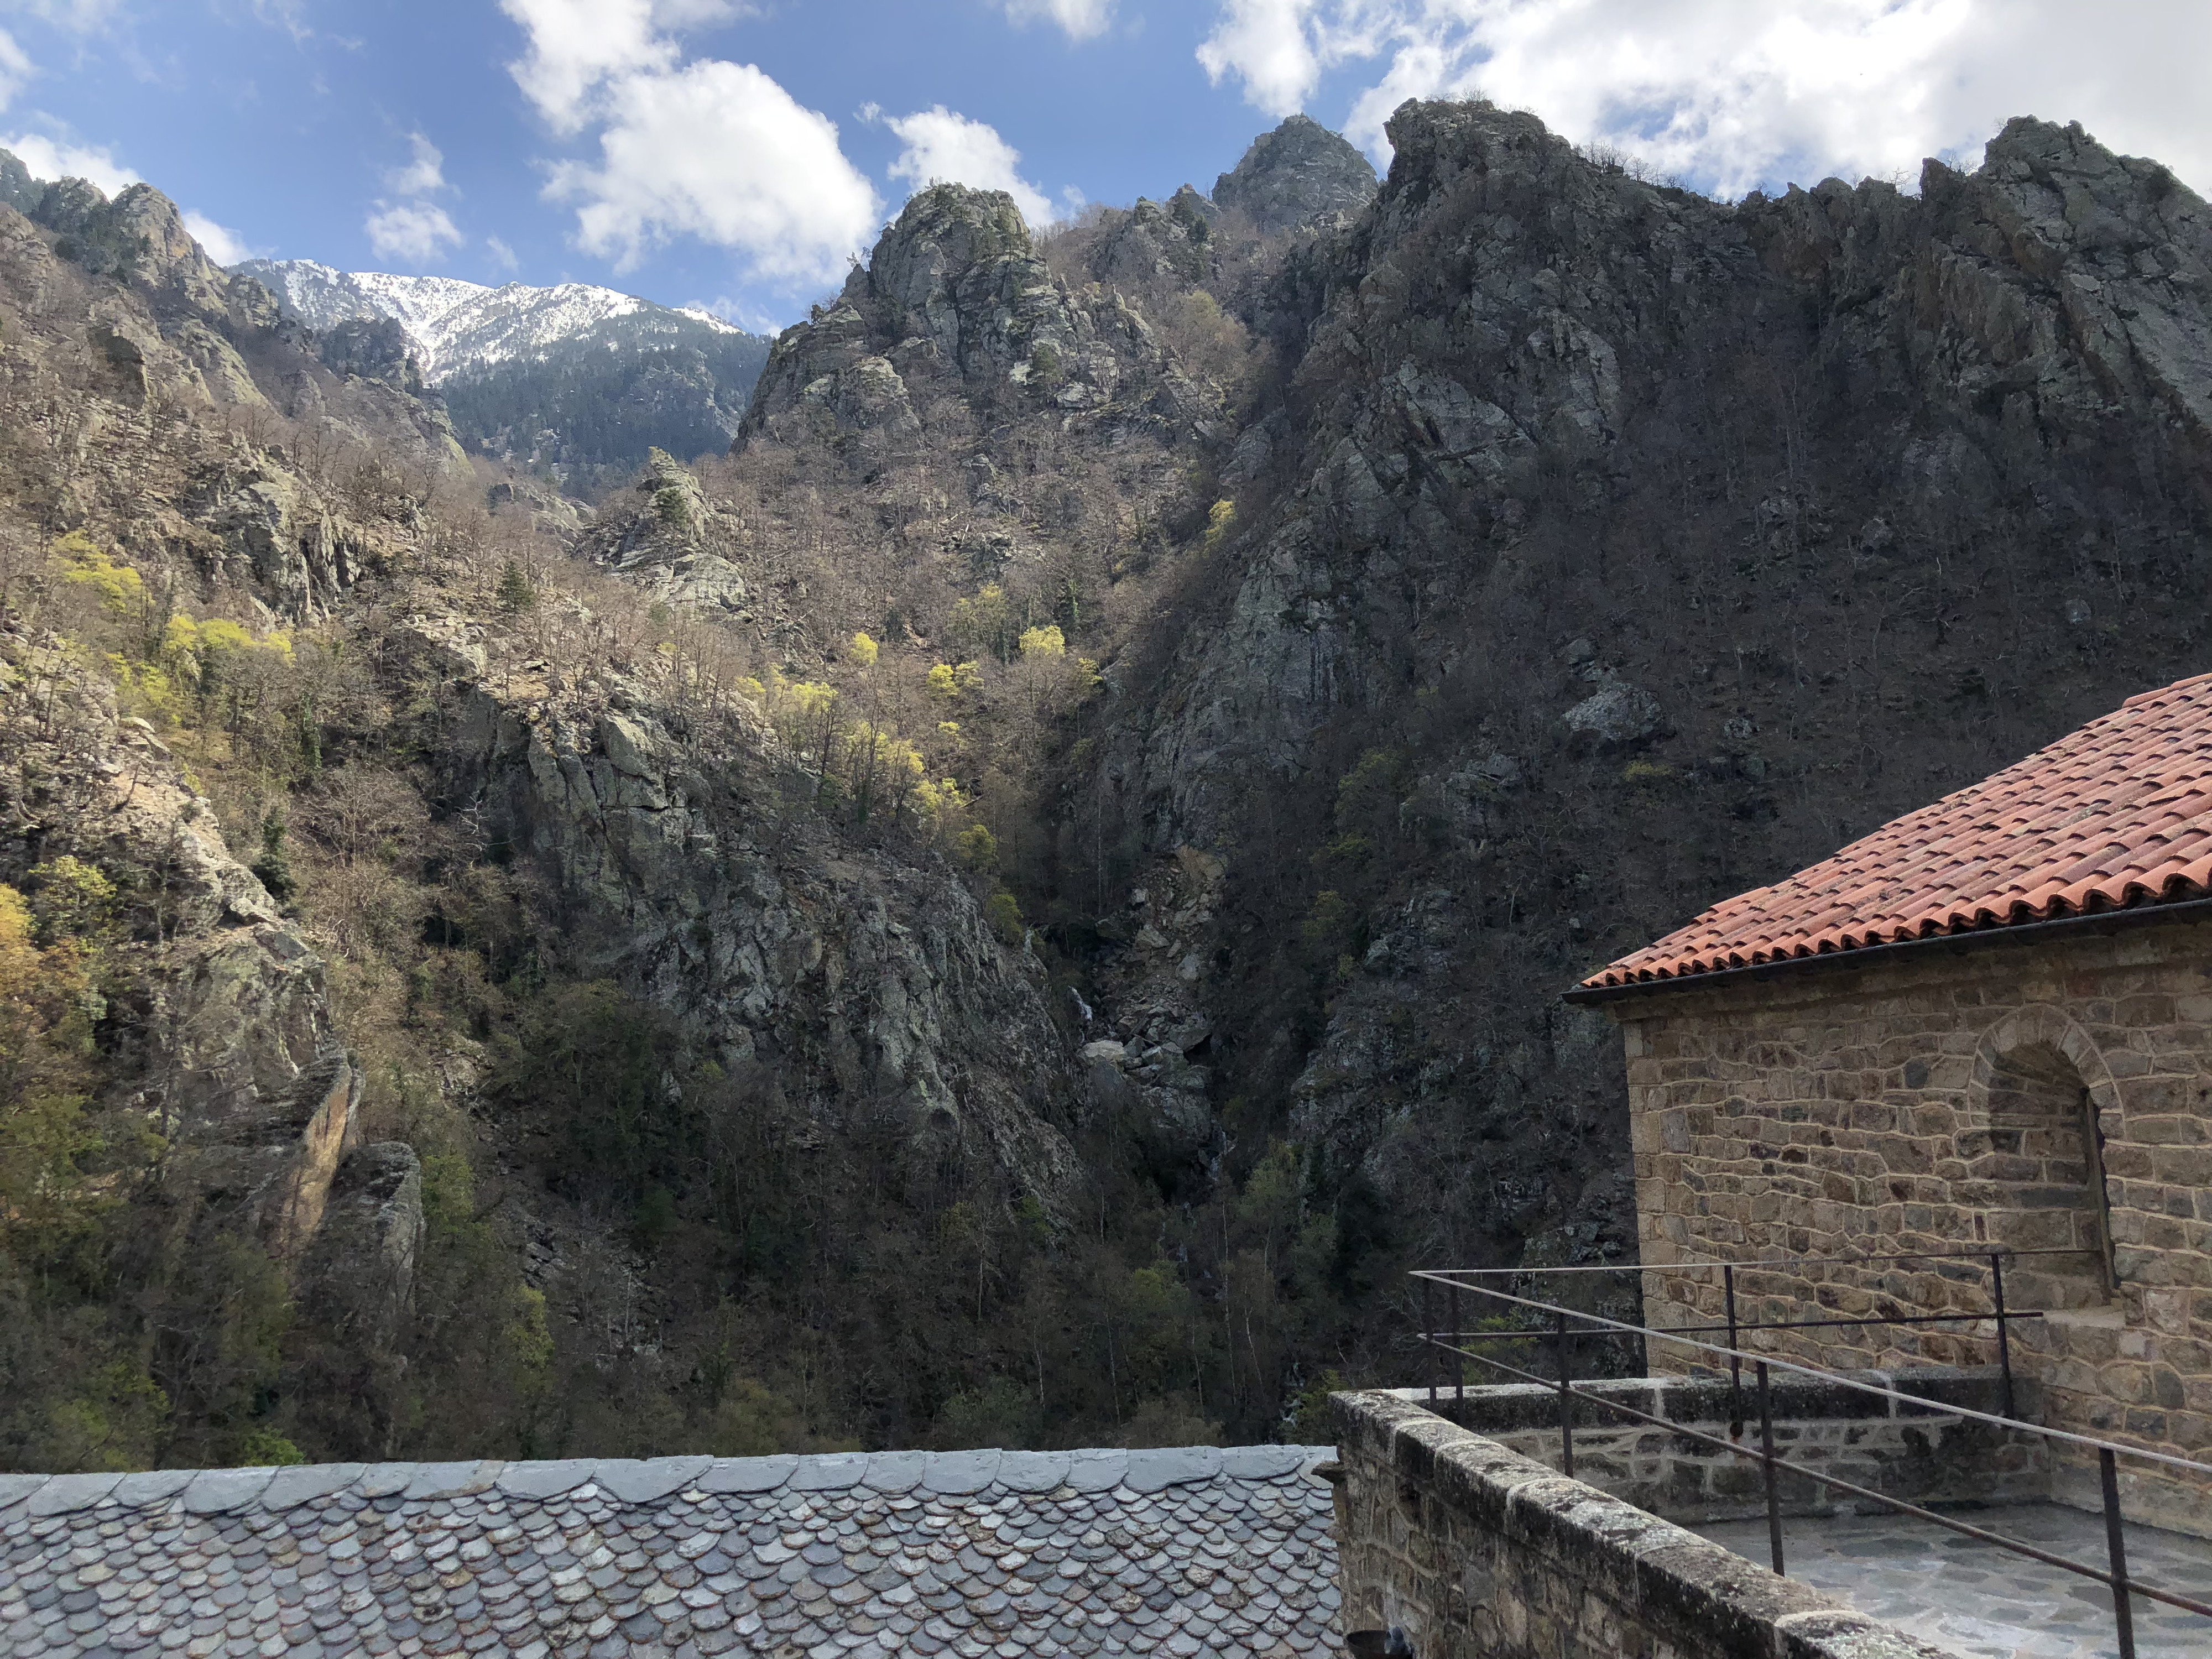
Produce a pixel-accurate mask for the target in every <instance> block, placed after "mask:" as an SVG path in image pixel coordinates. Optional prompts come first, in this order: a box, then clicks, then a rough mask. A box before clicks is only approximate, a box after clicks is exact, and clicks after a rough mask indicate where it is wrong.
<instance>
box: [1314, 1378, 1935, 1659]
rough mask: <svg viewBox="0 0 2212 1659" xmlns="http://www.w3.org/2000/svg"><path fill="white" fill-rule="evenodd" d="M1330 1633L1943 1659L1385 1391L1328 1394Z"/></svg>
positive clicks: (1515, 1657) (1578, 1654)
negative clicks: (1339, 1608)
mask: <svg viewBox="0 0 2212 1659" xmlns="http://www.w3.org/2000/svg"><path fill="white" fill-rule="evenodd" d="M1333 1404H1334V1413H1335V1418H1336V1429H1337V1455H1338V1458H1339V1460H1340V1462H1341V1465H1342V1478H1341V1480H1340V1484H1339V1486H1338V1487H1337V1498H1336V1502H1337V1538H1338V1544H1337V1560H1338V1571H1339V1572H1340V1575H1341V1582H1342V1586H1343V1613H1342V1617H1343V1620H1344V1628H1345V1630H1346V1632H1352V1631H1357V1630H1388V1629H1389V1628H1390V1627H1391V1626H1397V1627H1399V1628H1401V1629H1402V1630H1403V1631H1404V1632H1406V1635H1407V1638H1408V1640H1409V1641H1410V1642H1411V1644H1412V1647H1413V1654H1414V1656H1415V1659H1683V1656H1687V1655H1692V1654H1694V1655H1697V1656H1699V1659H1752V1656H1754V1655H1756V1656H1759V1659H1782V1656H1787V1659H1942V1655H1941V1652H1940V1650H1937V1649H1936V1648H1932V1647H1929V1646H1928V1645H1927V1644H1924V1643H1922V1642H1919V1641H1917V1640H1915V1639H1914V1638H1911V1637H1909V1636H1906V1635H1905V1634H1904V1633H1903V1632H1899V1631H1897V1630H1894V1629H1893V1628H1892V1627H1890V1626H1887V1625H1883V1624H1881V1623H1879V1622H1877V1621H1876V1620H1872V1619H1869V1618H1868V1617H1867V1616H1866V1615H1865V1614H1864V1613H1860V1612H1858V1611H1857V1610H1856V1609H1854V1608H1851V1607H1845V1606H1844V1604H1843V1603H1841V1602H1839V1601H1833V1600H1832V1599H1831V1598H1829V1597H1828V1596H1826V1595H1823V1594H1822V1593H1821V1592H1820V1591H1818V1590H1816V1589H1813V1588H1811V1587H1810V1586H1809V1585H1806V1584H1802V1583H1797V1582H1796V1581H1794V1580H1791V1579H1787V1578H1778V1577H1776V1576H1775V1575H1774V1574H1772V1573H1771V1572H1769V1571H1766V1570H1765V1568H1764V1567H1760V1566H1757V1565H1753V1563H1751V1562H1749V1561H1747V1560H1745V1559H1743V1558H1742V1557H1741V1556H1740V1555H1737V1554H1735V1553H1733V1552H1731V1551H1729V1550H1726V1549H1723V1547H1721V1546H1719V1545H1717V1544H1712V1543H1708V1542H1707V1541H1705V1540H1704V1539H1702V1538H1700V1537H1699V1536H1698V1535H1697V1534H1695V1533H1692V1532H1686V1531H1684V1530H1683V1529H1682V1528H1680V1527H1678V1526H1676V1525H1674V1523H1673V1522H1668V1521H1662V1520H1661V1519H1659V1518H1658V1517H1657V1516H1653V1515H1648V1514H1646V1513H1644V1511H1643V1510H1638V1509H1636V1508H1633V1507H1632V1506H1631V1505H1630V1504H1626V1503H1623V1502H1622V1501H1621V1500H1620V1499H1619V1498H1611V1497H1608V1496H1607V1495H1606V1494H1605V1493H1604V1492H1600V1491H1598V1490H1597V1488H1595V1486H1585V1485H1583V1483H1582V1482H1581V1481H1579V1480H1567V1479H1566V1478H1565V1476H1563V1475H1560V1474H1555V1473H1553V1471H1552V1470H1550V1469H1548V1468H1545V1467H1544V1465H1542V1464H1541V1463H1537V1462H1532V1461H1530V1460H1529V1459H1528V1458H1525V1457H1522V1456H1521V1455H1518V1454H1517V1453H1515V1452H1512V1451H1509V1450H1508V1449H1506V1448H1504V1446H1501V1445H1499V1444H1498V1443H1497V1442H1495V1441H1492V1440H1486V1439H1484V1438H1482V1437H1480V1436H1479V1435H1476V1434H1474V1433H1471V1432H1470V1431H1468V1430H1466V1429H1462V1428H1460V1427H1458V1426H1456V1425H1454V1424H1451V1423H1448V1422H1446V1421H1445V1420H1444V1419H1443V1418H1441V1417H1438V1416H1436V1415H1434V1414H1433V1413H1430V1412H1428V1411H1426V1410H1425V1409H1423V1408H1422V1407H1419V1406H1417V1405H1415V1404H1413V1402H1412V1401H1407V1400H1401V1399H1400V1398H1398V1397H1397V1396H1396V1395H1392V1394H1387V1393H1375V1394H1345V1395H1336V1396H1335V1397H1334V1401H1333Z"/></svg>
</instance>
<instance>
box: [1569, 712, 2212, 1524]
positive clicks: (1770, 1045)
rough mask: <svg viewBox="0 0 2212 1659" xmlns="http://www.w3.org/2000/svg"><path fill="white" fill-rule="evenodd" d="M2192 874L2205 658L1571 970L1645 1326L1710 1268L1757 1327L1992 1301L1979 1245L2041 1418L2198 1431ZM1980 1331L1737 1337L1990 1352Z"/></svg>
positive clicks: (2211, 964)
mask: <svg viewBox="0 0 2212 1659" xmlns="http://www.w3.org/2000/svg"><path fill="white" fill-rule="evenodd" d="M2208 892H2212V676H2202V677H2199V678H2193V679H2188V680H2184V681H2181V682H2179V684H2174V685H2171V686H2168V687H2166V689H2164V690H2158V691H2153V692H2148V693H2146V694H2145V695H2143V696H2138V697H2135V698H2132V699H2130V701H2129V702H2127V703H2126V704H2125V705H2124V706H2123V707H2122V708H2119V709H2118V710H2116V711H2114V712H2113V713H2112V714H2108V715H2106V716H2105V717H2103V718H2102V719H2100V720H2094V721H2093V722H2091V723H2090V724H2089V725H2087V726H2084V727H2082V728H2081V730H2079V731H2077V732H2073V733H2072V734H2070V735H2069V736H2068V737H2065V738H2062V739H2060V740H2059V741H2058V742H2057V743H2055V744H2051V746H2050V747H2049V748H2047V749H2044V750H2040V751H2039V752H2037V753H2036V754H2033V755H2031V756H2029V757H2027V759H2025V760H2023V761H2021V762H2020V763H2018V764H2017V765H2015V766H2012V767H2009V768H2008V769H2005V770H2003V771H2002V772H1999V773H1997V774H1996V775H1994V776H1992V777H1990V778H1988V779H1985V780H1984V781H1982V782H1980V783H1978V784H1976V785H1974V786H1973V787H1971V788H1967V789H1964V790H1961V791H1960V792H1959V793H1956V794H1954V795H1950V796H1948V797H1946V798H1945V799H1942V800H1940V801H1937V802H1936V803H1935V804H1934V805H1930V806H1928V807H1925V808H1923V809H1922V810H1921V811H1917V812H1913V813H1910V814H1908V815H1907V816H1905V817H1902V818H1899V819H1898V820H1897V821H1895V822H1894V823H1889V824H1886V825H1884V826H1883V827H1882V828H1881V829H1878V830H1876V831H1875V833H1874V834H1872V835H1870V836H1867V837H1865V838H1864V839H1863V840H1861V841H1858V842H1854V843H1853V844H1852V845H1850V846H1849V847H1846V848H1844V849H1843V850H1842V851H1841V852H1839V853H1838V854H1835V855H1834V856H1833V857H1832V858H1829V859H1826V860H1822V861H1821V862H1820V863H1819V864H1816V865H1814V866H1812V867H1811V868H1809V869H1807V870H1804V871H1802V872H1800V873H1798V874H1796V875H1795V876H1792V877H1790V878H1789V879H1788V880H1786V881H1783V882H1780V883H1778V884H1776V885H1774V886H1771V887H1768V888H1764V889H1761V890H1758V891H1755V892H1750V893H1746V894H1743V895H1741V896H1738V897H1735V898H1733V899H1730V900H1729V901H1728V902H1725V903H1723V904H1720V905H1717V906H1715V907H1714V908H1711V910H1708V911H1707V912H1705V914H1704V915H1700V916H1699V917H1698V918H1697V919H1696V920H1695V921H1692V922H1691V923H1690V924H1689V925H1688V926H1687V927H1683V928H1681V929H1680V930H1679V931H1678V932H1676V933H1672V934H1669V935H1668V937H1666V938H1664V939H1661V940H1659V941H1658V942H1657V943H1656V944H1655V945H1650V947H1648V948H1647V949H1644V950H1642V951H1637V952H1635V953H1634V954H1633V955H1632V956H1628V957H1624V958H1622V959H1621V960H1620V961H1619V962H1616V963H1613V965H1612V966H1610V967H1608V968H1607V969H1604V970H1603V971H1601V972H1600V973H1598V974H1596V975H1593V976H1592V977H1590V978H1589V980H1587V981H1584V983H1583V985H1581V986H1580V987H1577V989H1576V990H1575V991H1574V992H1572V993H1571V994H1570V995H1571V1000H1576V1001H1579V1002H1585V1003H1595V1004H1597V1005H1599V1006H1602V1007H1603V1008H1605V1010H1606V1011H1607V1012H1609V1013H1610V1014H1611V1015H1612V1016H1613V1018H1615V1019H1616V1020H1617V1021H1618V1022H1619V1024H1620V1026H1621V1027H1622V1030H1623V1032H1624V1035H1625V1037H1626V1048H1627V1060H1628V1085H1629V1097H1630V1110H1631V1115H1632V1126H1633V1144H1634V1150H1635V1167H1636V1183H1637V1184H1636V1191H1637V1209H1638V1227H1639V1231H1640V1235H1641V1249H1642V1255H1641V1260H1642V1262H1643V1265H1644V1269H1645V1272H1644V1297H1645V1318H1646V1322H1647V1323H1648V1324H1650V1325H1652V1326H1654V1327H1659V1328H1680V1327H1683V1326H1686V1325H1692V1324H1705V1325H1710V1324H1711V1323H1712V1322H1715V1321H1716V1320H1717V1319H1719V1318H1720V1317H1721V1316H1722V1314H1723V1284H1722V1275H1721V1273H1720V1272H1719V1271H1718V1270H1717V1268H1716V1267H1713V1266H1711V1265H1710V1264H1714V1263H1722V1262H1732V1263H1738V1264H1754V1263H1756V1264H1761V1265H1756V1266H1753V1265H1742V1266H1740V1267H1738V1268H1737V1271H1736V1275H1735V1279H1736V1287H1737V1293H1738V1311H1739V1316H1740V1317H1741V1319H1743V1320H1744V1321H1746V1322H1755V1321H1757V1320H1761V1319H1776V1318H1796V1319H1803V1318H1808V1317H1823V1316H1874V1315H1876V1314H1880V1315H1883V1316H1899V1315H1906V1316H1910V1315H1926V1314H1929V1313H1936V1312H1947V1311H1960V1312H1964V1311H1975V1312H1979V1311H1984V1310H1988V1309H1990V1306H1991V1305H1992V1303H1991V1297H1992V1292H1993V1291H1994V1289H1995V1285H1994V1283H1993V1277H1994V1276H1993V1274H1992V1273H1991V1271H1990V1263H1989V1254H1988V1253H1990V1252H1991V1251H1992V1250H2002V1251H2003V1252H2004V1253H2005V1254H2004V1256H2003V1259H2002V1264H2001V1265H2002V1270H2003V1278H2004V1291H2005V1293H2006V1296H2007V1298H2008V1305H2009V1306H2010V1307H2011V1308H2014V1309H2015V1310H2042V1311H2043V1313H2044V1317H2043V1318H2042V1319H2040V1320H2039V1321H2029V1322H2021V1323H2020V1324H2016V1325H2015V1326H2014V1327H2013V1330H2014V1332H2015V1337H2014V1346H2013V1354H2012V1358H2013V1361H2014V1364H2015V1367H2016V1368H2017V1369H2018V1370H2021V1372H2022V1373H2023V1374H2024V1375H2025V1376H2026V1377H2027V1379H2028V1380H2029V1381H2031V1382H2033V1383H2036V1384H2039V1393H2040V1398H2041V1401H2042V1402H2043V1406H2042V1409H2043V1411H2044V1413H2045V1419H2046V1421H2047V1422H2048V1424H2049V1425H2051V1426H2054V1427H2062V1428H2071V1429H2075V1430H2079V1431H2084V1432H2089V1433H2094V1434H2098V1435H2102V1436H2106V1437H2112V1438H2117V1439H2121V1440H2124V1441H2127V1442H2130V1443H2136V1444H2140V1445H2142V1446H2146V1447H2149V1448H2153V1449H2164V1450H2166V1451H2170V1452H2173V1453H2178V1454H2181V1455H2190V1456H2195V1457H2199V1458H2202V1457H2204V1456H2205V1455H2207V1454H2208V1453H2212V1250H2208V1248H2207V1247H2208V1244H2209V1243H2212V897H2208V896H2207V895H2208ZM1899 1256H1917V1258H1918V1259H1908V1260H1889V1261H1885V1260H1881V1258H1883V1257H1899ZM1935 1257H1948V1258H1960V1257H1966V1258H1968V1259H1949V1260H1932V1259H1929V1258H1935ZM1976 1258H1978V1259H1976ZM1992 1331H1993V1327H1992V1326H1991V1325H1990V1323H1988V1322H1986V1321H1984V1322H1976V1323H1961V1324H1951V1325H1918V1326H1906V1325H1898V1326H1887V1327H1881V1328H1872V1329H1863V1328H1849V1327H1842V1328H1828V1329H1816V1330H1802V1331H1794V1332H1789V1333H1781V1332H1764V1333H1759V1334H1757V1336H1756V1338H1755V1339H1753V1340H1747V1344H1746V1346H1759V1347H1762V1348H1765V1349H1768V1350H1770V1351H1773V1352H1795V1353H1797V1354H1800V1355H1802V1356H1804V1357H1807V1358H1813V1359H1815V1360H1817V1361H1819V1362H1820V1363H1822V1364H1827V1365H1832V1366H1837V1367H1853V1366H1885V1367H1886V1366H1893V1365H1899V1364H1929V1363H1935V1364H1990V1363H1993V1362H1994V1361H1995V1360H1996V1358H1997V1357H1998V1356H1997V1352H1996V1343H1995V1341H1994V1340H1993V1339H1992ZM1651 1346H1652V1349H1653V1352H1651V1353H1650V1356H1649V1358H1650V1365H1651V1368H1652V1369H1653V1370H1675V1371H1679V1370H1690V1369H1694V1368H1695V1367H1696V1364H1697V1357H1696V1355H1695V1354H1694V1353H1693V1352H1692V1351H1690V1350H1689V1349H1687V1348H1686V1347H1680V1346H1676V1345H1672V1344H1665V1343H1654V1344H1652V1345H1651ZM2143 1496H2144V1497H2145V1498H2147V1499H2150V1500H2153V1501H2152V1506H2153V1507H2154V1509H2156V1510H2159V1511H2160V1512H2161V1513H2162V1514H2164V1515H2166V1516H2168V1517H2169V1518H2170V1519H2172V1520H2176V1521H2188V1520H2190V1519H2191V1516H2192V1515H2193V1518H2194V1522H2195V1523H2196V1524H2197V1525H2199V1526H2201V1524H2202V1523H2203V1520H2204V1514H2203V1510H2204V1508H2205V1506H2204V1505H2203V1503H2202V1501H2201V1495H2199V1498H2198V1499H2197V1500H2196V1501H2190V1500H2187V1499H2186V1498H2185V1496H2184V1495H2179V1494H2174V1493H2167V1494H2165V1495H2164V1497H2163V1498H2159V1497H2157V1495H2155V1494H2149V1493H2145V1494H2143ZM2177 1498H2181V1500H2182V1501H2180V1502H2179V1507H2178V1508H2177V1505H2176V1499H2177Z"/></svg>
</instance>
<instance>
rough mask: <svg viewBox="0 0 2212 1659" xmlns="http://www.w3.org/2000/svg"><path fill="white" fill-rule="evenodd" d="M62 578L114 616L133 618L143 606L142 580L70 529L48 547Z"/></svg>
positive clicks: (104, 551) (92, 541) (144, 601)
mask: <svg viewBox="0 0 2212 1659" xmlns="http://www.w3.org/2000/svg"><path fill="white" fill-rule="evenodd" d="M52 554H53V556H54V561H55V563H56V566H57V568H58V571H59V574H60V576H61V579H62V580H63V581H64V582H66V583H68V584H69V585H70V586H74V587H82V588H84V589H86V590H88V592H91V593H92V594H93V595H94V597H95V598H96V599H99V601H100V609H101V610H103V611H106V612H107V613H108V614H109V615H110V616H114V617H137V616H139V615H142V614H143V611H144V610H145V606H146V582H145V579H144V578H143V577H142V576H140V575H139V574H138V573H137V571H136V570H133V569H132V568H131V567H130V566H129V565H127V564H123V563H120V562H118V561H117V559H116V558H115V556H114V555H113V554H112V553H110V552H109V551H108V550H106V548H103V547H101V546H100V544H98V543H96V542H94V540H93V539H92V538H91V537H89V536H88V535H86V534H85V533H84V532H82V530H72V531H70V533H69V534H68V535H66V536H64V537H62V538H60V539H59V540H58V541H57V542H55V543H54V544H53V547H52Z"/></svg>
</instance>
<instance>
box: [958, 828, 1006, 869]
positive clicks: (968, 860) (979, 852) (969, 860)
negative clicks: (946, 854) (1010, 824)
mask: <svg viewBox="0 0 2212 1659" xmlns="http://www.w3.org/2000/svg"><path fill="white" fill-rule="evenodd" d="M952 856H953V857H955V858H956V859H957V860H960V862H961V863H962V864H963V866H966V867H967V868H969V869H970V870H995V869H997V868H998V867H999V838H998V837H997V836H994V835H993V834H992V833H991V832H990V831H989V830H988V829H985V828H984V827H983V826H982V825H981V824H980V823H978V824H972V825H970V826H969V828H967V829H963V830H962V831H961V832H960V833H959V834H958V835H957V836H954V837H953V838H952Z"/></svg>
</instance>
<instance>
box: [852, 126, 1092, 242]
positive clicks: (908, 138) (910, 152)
mask: <svg viewBox="0 0 2212 1659" xmlns="http://www.w3.org/2000/svg"><path fill="white" fill-rule="evenodd" d="M884 125H886V126H888V127H889V128H890V130H891V131H893V132H895V133H896V134H897V135H898V137H900V139H901V140H902V142H903V143H905V145H906V148H905V149H902V150H901V151H900V152H899V155H898V159H897V160H896V161H893V162H892V163H891V165H890V176H891V177H892V178H894V179H907V180H908V181H909V182H911V183H912V184H913V185H914V186H915V188H916V189H917V190H918V189H920V188H921V186H922V185H933V184H938V183H940V182H941V183H945V184H953V185H973V186H974V187H975V189H977V190H1003V191H1006V193H1007V194H1008V195H1009V196H1011V197H1013V198H1014V205H1015V206H1016V207H1018V208H1019V209H1020V210H1022V217H1023V218H1024V219H1026V220H1027V221H1029V222H1030V223H1031V224H1033V225H1042V224H1046V223H1048V222H1051V221H1052V220H1054V219H1056V218H1058V217H1059V216H1060V215H1059V212H1058V210H1055V209H1054V206H1053V204H1052V203H1051V201H1050V200H1049V199H1048V197H1046V195H1045V193H1044V192H1043V191H1041V190H1039V189H1038V188H1037V187H1036V185H1033V184H1030V182H1029V181H1028V180H1027V179H1024V178H1023V177H1022V176H1021V173H1020V172H1019V170H1018V169H1019V168H1020V166H1021V160H1022V153H1021V152H1020V151H1019V150H1018V149H1015V148H1014V147H1013V146H1012V144H1009V143H1007V142H1006V140H1005V139H1003V138H1001V137H999V133H998V129H997V128H995V127H990V126H986V125H984V124H983V123H982V122H981V121H971V120H969V118H967V117H966V116H964V115H960V114H957V113H955V112H953V111H951V110H949V109H947V108H945V106H944V105H942V104H939V105H936V106H933V107H932V108H929V109H926V110H921V111H918V112H915V114H912V115H901V116H894V117H893V118H891V119H890V120H889V121H886V122H885V123H884Z"/></svg>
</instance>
